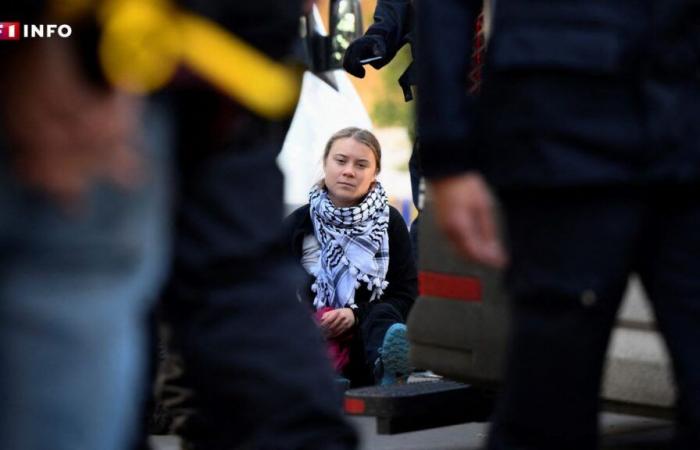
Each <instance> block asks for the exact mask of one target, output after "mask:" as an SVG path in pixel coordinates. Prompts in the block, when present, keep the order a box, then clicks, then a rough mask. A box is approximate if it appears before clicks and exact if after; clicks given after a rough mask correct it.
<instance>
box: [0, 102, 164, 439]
mask: <svg viewBox="0 0 700 450" xmlns="http://www.w3.org/2000/svg"><path fill="white" fill-rule="evenodd" d="M164 118H165V116H164V115H162V114H159V113H157V112H156V111H155V109H154V110H151V111H149V114H148V116H147V120H146V124H145V129H146V130H147V131H148V135H147V136H146V143H147V145H146V147H147V148H148V149H149V150H148V153H149V154H148V155H146V158H147V160H148V169H149V170H148V173H149V177H148V179H147V181H146V182H145V183H144V184H143V185H142V186H140V187H139V188H138V189H135V190H133V191H129V192H126V191H121V190H118V189H116V188H114V187H112V186H108V185H95V186H93V189H92V191H91V192H90V193H89V195H88V196H87V198H86V199H85V205H84V206H85V208H83V209H82V210H81V211H78V212H77V213H75V214H74V215H71V214H66V213H65V212H64V211H62V210H59V208H57V207H56V205H55V204H54V203H53V202H51V201H49V200H48V199H47V198H45V197H43V196H42V195H41V194H40V193H38V192H34V191H31V190H29V189H27V188H26V187H25V186H23V185H22V184H21V183H20V182H18V180H17V179H16V178H15V177H14V174H13V173H12V171H11V169H10V167H9V164H8V161H7V159H6V158H3V159H2V161H0V399H1V402H2V406H1V407H0V448H2V449H3V450H35V449H36V450H44V449H53V450H118V449H119V450H122V449H125V448H127V447H128V446H129V445H130V441H131V440H132V438H133V436H132V433H133V432H134V428H135V421H136V414H137V408H138V407H139V400H140V399H139V397H140V393H141V392H142V389H141V387H140V386H141V383H142V382H143V376H142V371H143V368H144V358H145V355H144V348H145V343H144V339H145V338H144V334H145V317H146V313H147V311H148V309H149V307H150V304H151V302H150V300H151V299H153V298H154V297H155V295H156V289H157V288H158V284H159V280H160V278H161V276H162V273H163V271H164V266H165V264H164V263H165V258H166V252H165V248H166V247H165V245H164V240H165V239H167V232H166V229H165V221H164V219H166V212H167V211H166V204H167V202H166V201H165V200H166V198H167V192H166V190H165V189H164V187H165V184H164V181H165V180H166V178H165V177H166V170H165V169H166V165H165V164H164V162H165V160H166V154H165V152H166V147H165V145H166V144H167V139H166V137H167V122H164V121H163V119H164ZM0 147H4V145H0ZM2 153H3V154H4V155H7V153H8V152H7V149H5V148H3V152H2Z"/></svg>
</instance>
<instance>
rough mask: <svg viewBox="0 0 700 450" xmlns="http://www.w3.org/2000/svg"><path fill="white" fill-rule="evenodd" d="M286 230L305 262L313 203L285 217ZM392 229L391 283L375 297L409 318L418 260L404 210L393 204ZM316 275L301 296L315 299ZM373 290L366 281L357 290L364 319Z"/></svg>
mask: <svg viewBox="0 0 700 450" xmlns="http://www.w3.org/2000/svg"><path fill="white" fill-rule="evenodd" d="M284 230H285V237H286V239H287V242H288V243H289V249H290V251H291V252H292V255H293V256H294V259H295V260H296V261H297V262H299V263H300V264H301V256H302V244H303V241H304V236H307V235H309V234H313V232H314V229H313V224H312V223H311V215H310V214H309V205H304V206H302V207H301V208H299V209H297V210H296V211H294V212H293V213H292V214H290V215H289V217H287V218H286V219H285V221H284ZM388 233H389V268H388V270H387V274H386V280H387V281H388V282H389V285H388V286H387V288H386V289H385V290H384V294H383V295H382V296H381V298H379V299H378V300H375V301H379V302H386V303H391V304H392V305H394V306H395V307H396V308H397V309H398V310H399V311H400V312H401V313H402V314H403V316H404V319H405V318H406V317H408V312H409V310H410V309H411V306H413V302H414V300H415V298H416V296H417V295H418V285H417V283H418V282H417V275H416V264H415V262H414V260H413V254H412V252H411V239H410V238H409V236H408V230H407V228H406V222H404V220H403V217H401V214H400V213H399V212H398V211H397V210H396V209H395V208H393V207H391V206H390V207H389V230H388ZM312 278H313V277H311V275H309V279H308V282H307V284H306V286H303V287H302V288H301V289H300V296H301V297H302V299H304V300H306V301H308V302H309V303H313V298H314V293H313V292H311V284H312V282H313V279H312ZM370 294H371V293H370V291H369V290H368V289H367V288H366V285H365V284H364V283H362V284H361V285H360V288H358V289H357V291H356V292H355V304H357V306H358V311H357V316H358V319H359V321H360V322H361V321H362V320H363V319H364V318H365V317H366V315H367V305H368V304H369V298H370Z"/></svg>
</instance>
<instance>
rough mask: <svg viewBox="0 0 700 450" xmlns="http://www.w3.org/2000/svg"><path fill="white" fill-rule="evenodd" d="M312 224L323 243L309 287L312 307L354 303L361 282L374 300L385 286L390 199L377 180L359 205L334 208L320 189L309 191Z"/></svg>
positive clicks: (319, 240)
mask: <svg viewBox="0 0 700 450" xmlns="http://www.w3.org/2000/svg"><path fill="white" fill-rule="evenodd" d="M309 205H310V214H311V222H312V223H313V226H314V234H315V235H316V239H318V242H319V243H320V245H321V256H320V264H319V269H318V271H317V273H315V274H313V275H315V276H316V280H315V282H314V283H313V285H312V286H311V290H312V291H313V292H315V293H316V296H315V298H314V307H316V309H319V308H322V307H324V306H330V307H332V308H344V307H346V306H348V305H351V304H353V303H354V302H355V290H356V289H358V288H359V287H360V283H361V282H364V283H365V284H366V286H367V289H369V290H370V291H372V295H371V297H370V301H373V300H376V299H378V298H379V297H381V295H382V294H383V293H384V289H386V287H387V286H388V285H389V283H388V282H387V281H386V279H385V278H386V272H387V269H388V268H389V234H388V229H389V203H388V201H387V196H386V192H384V188H383V187H382V185H381V184H380V183H379V182H376V183H375V184H374V187H373V188H372V189H371V190H370V191H369V193H368V194H367V196H366V197H365V198H364V200H363V201H362V203H360V204H359V205H357V206H351V207H347V208H337V207H335V205H333V202H331V200H330V199H329V198H328V192H327V191H326V190H325V189H324V188H320V187H318V186H315V187H314V188H313V189H312V190H311V192H310V193H309Z"/></svg>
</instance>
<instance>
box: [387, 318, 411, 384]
mask: <svg viewBox="0 0 700 450" xmlns="http://www.w3.org/2000/svg"><path fill="white" fill-rule="evenodd" d="M408 349H409V343H408V339H406V325H404V324H402V323H395V324H393V325H392V326H391V327H389V329H388V330H387V331H386V334H385V335H384V342H383V343H382V348H381V349H379V354H380V355H381V356H380V359H381V361H379V364H381V366H382V367H381V371H382V373H383V374H382V377H381V380H380V381H379V384H380V385H382V386H388V385H392V384H397V383H401V382H405V381H406V379H407V378H408V376H409V375H410V374H411V371H412V370H413V367H411V362H410V361H409V359H408Z"/></svg>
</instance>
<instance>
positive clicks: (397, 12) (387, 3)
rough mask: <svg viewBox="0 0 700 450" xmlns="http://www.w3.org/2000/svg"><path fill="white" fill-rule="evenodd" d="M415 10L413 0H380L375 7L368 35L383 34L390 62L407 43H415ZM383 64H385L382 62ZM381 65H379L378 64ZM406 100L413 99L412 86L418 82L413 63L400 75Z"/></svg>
mask: <svg viewBox="0 0 700 450" xmlns="http://www.w3.org/2000/svg"><path fill="white" fill-rule="evenodd" d="M413 27H414V10H413V2H412V1H411V0H378V1H377V6H376V8H375V9H374V23H372V25H370V27H369V28H368V29H367V32H366V33H365V34H366V35H375V36H381V37H382V38H383V39H384V42H385V43H386V58H385V60H384V64H387V63H389V61H391V60H392V59H393V58H394V56H396V53H397V52H398V51H399V50H400V49H401V47H403V46H404V45H406V44H410V45H411V46H413V43H414V38H415V36H414V34H415V33H414V31H413ZM382 65H383V64H382ZM378 67H379V66H378ZM399 84H400V85H401V88H402V89H403V93H404V97H405V98H406V101H409V100H412V99H413V94H412V92H411V86H414V85H415V84H416V77H415V68H414V65H413V63H411V64H410V65H409V66H408V67H407V68H406V70H405V71H404V73H403V74H402V75H401V77H399Z"/></svg>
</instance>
